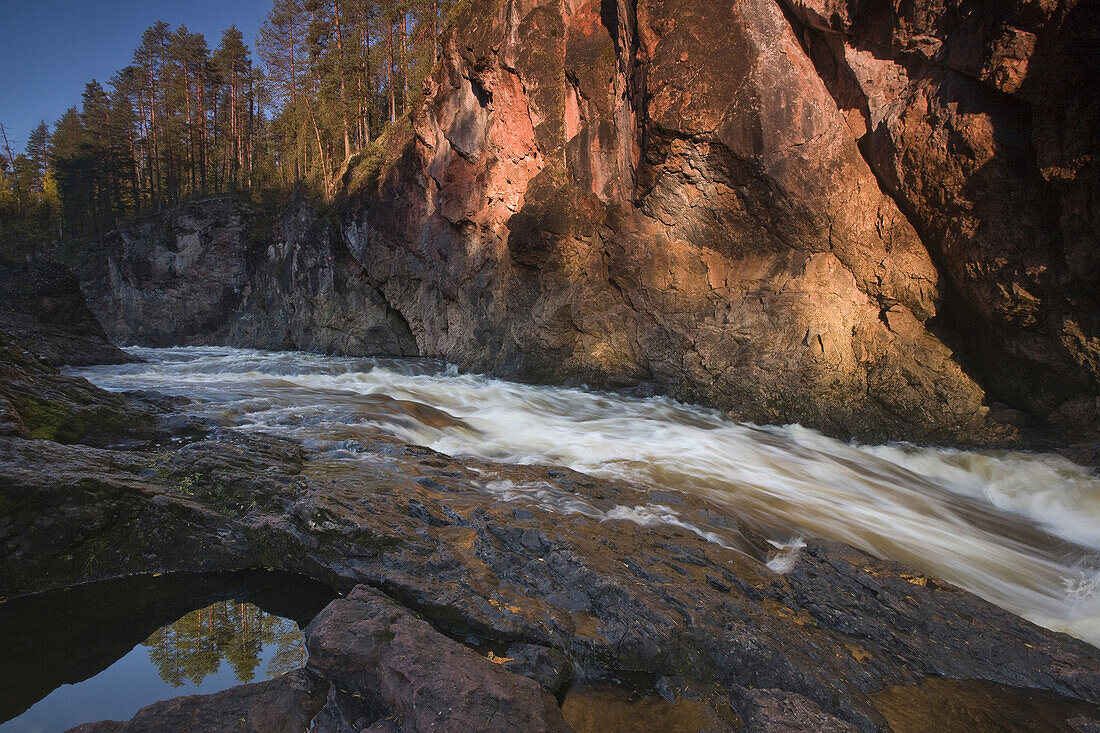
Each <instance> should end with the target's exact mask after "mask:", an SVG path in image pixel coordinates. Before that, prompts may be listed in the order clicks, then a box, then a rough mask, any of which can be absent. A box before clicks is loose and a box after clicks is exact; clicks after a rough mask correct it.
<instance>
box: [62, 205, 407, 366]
mask: <svg viewBox="0 0 1100 733" xmlns="http://www.w3.org/2000/svg"><path fill="white" fill-rule="evenodd" d="M267 216H268V215H266V214H262V213H260V212H258V211H257V210H256V209H255V208H254V207H252V206H251V205H249V204H246V203H244V202H240V201H235V200H234V199H232V198H230V197H218V198H212V199H205V200H200V201H193V202H189V203H186V204H182V205H180V206H178V207H175V208H173V209H170V210H169V211H167V212H165V213H161V214H153V215H149V216H146V217H142V218H139V219H137V220H134V221H132V222H130V223H128V224H125V225H123V226H121V227H120V228H119V229H118V230H116V231H115V232H112V233H111V234H109V235H108V236H107V237H106V238H105V239H104V241H103V242H102V243H100V244H98V245H96V246H94V247H92V249H94V250H95V252H94V256H91V257H85V258H83V259H82V260H81V261H80V263H79V264H77V267H78V268H79V270H80V272H81V275H82V280H83V283H84V289H85V291H86V293H87V295H88V303H89V305H90V306H91V308H92V309H93V310H94V311H95V313H96V314H97V315H98V316H99V319H100V321H101V322H102V323H103V326H104V328H105V329H106V331H107V333H108V334H109V335H110V336H111V338H113V339H114V340H115V341H116V342H118V343H122V344H141V345H147V346H175V345H212V344H216V345H238V346H249V347H254V348H267V349H302V350H308V351H318V352H324V353H333V352H337V353H343V354H355V355H363V354H386V355H394V356H398V355H411V354H415V353H416V351H415V349H416V345H415V343H414V342H413V340H412V337H411V335H410V334H409V332H408V327H407V326H406V325H405V323H404V322H403V321H402V319H401V317H400V315H398V313H397V312H396V311H394V310H393V309H392V308H390V307H389V306H388V304H386V302H385V301H384V300H382V299H381V298H380V297H379V296H378V295H377V293H376V291H375V289H374V287H373V286H372V285H371V283H369V282H367V281H366V280H365V278H364V276H363V272H362V267H361V265H359V263H357V262H356V261H354V260H353V259H352V258H351V257H350V256H349V255H348V253H347V251H346V250H345V249H344V248H342V247H341V246H340V245H339V243H338V242H336V243H334V242H333V241H332V238H331V230H330V226H329V224H328V222H327V220H325V219H324V218H323V217H321V216H319V214H318V213H317V212H316V210H315V209H314V208H312V207H311V206H310V205H309V203H308V202H306V201H305V200H304V199H302V198H299V197H294V198H293V199H292V200H291V201H290V203H289V204H287V205H286V207H285V209H284V210H283V212H282V213H281V214H280V215H277V216H273V217H272V218H273V220H272V221H267V220H266V218H267Z"/></svg>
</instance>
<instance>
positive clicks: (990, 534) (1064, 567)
mask: <svg viewBox="0 0 1100 733" xmlns="http://www.w3.org/2000/svg"><path fill="white" fill-rule="evenodd" d="M130 351H131V352H132V353H134V354H135V355H137V356H140V357H141V358H143V359H145V360H147V363H144V364H127V365H121V366H99V367H91V368H85V369H77V370H72V373H74V374H77V375H80V376H84V377H87V378H88V379H89V380H91V381H92V382H94V383H95V384H97V385H99V386H101V387H104V388H106V389H112V390H130V389H153V390H158V391H160V392H164V393H167V394H176V395H185V396H187V397H190V398H192V399H193V400H197V402H196V404H194V405H192V406H191V407H190V408H188V409H191V410H193V411H194V412H196V413H198V414H202V415H204V416H207V417H212V418H215V419H218V420H220V421H221V422H223V423H225V424H229V425H232V426H234V427H237V428H239V429H242V430H263V431H267V432H272V433H276V434H281V435H287V436H293V437H295V438H298V439H302V440H305V441H307V442H309V443H310V444H311V445H315V446H318V447H321V448H324V449H327V450H329V451H331V452H332V454H333V455H334V456H336V457H338V458H339V459H341V460H352V461H353V460H357V455H356V449H355V448H356V444H355V440H354V437H355V435H356V429H359V430H360V431H362V430H364V429H366V428H373V427H381V428H383V429H385V430H387V431H389V432H391V433H393V434H395V435H397V436H398V437H400V438H402V439H404V440H406V441H409V442H412V443H417V444H420V445H426V446H429V447H431V448H433V449H435V450H437V451H440V452H442V453H446V454H449V455H452V456H476V457H479V458H486V459H492V460H496V461H501V462H506V463H549V464H557V465H562V466H568V467H570V468H573V469H576V470H578V471H583V472H585V473H589V474H592V475H596V476H601V477H607V478H621V479H627V480H630V481H632V482H634V483H636V484H642V485H644V486H648V487H652V488H654V489H658V490H662V491H664V490H668V489H673V490H677V491H682V492H690V493H693V494H697V495H700V496H702V497H704V498H705V499H707V500H708V501H709V502H711V503H713V504H719V505H723V506H726V507H729V508H730V509H732V510H733V512H734V513H735V514H737V515H739V516H742V517H746V518H748V519H750V520H752V521H753V522H755V523H757V524H759V525H761V526H765V527H768V528H770V529H771V530H773V531H777V532H781V533H783V534H784V536H788V537H790V538H791V539H792V540H796V539H797V538H798V537H799V536H800V535H806V536H810V535H814V536H822V537H829V538H832V539H837V540H842V541H844V542H847V543H849V544H852V545H854V546H856V547H859V548H861V549H864V550H866V551H868V552H871V553H873V554H875V555H877V556H879V557H884V558H890V559H896V560H902V561H904V562H907V563H910V564H911V565H913V566H915V567H917V568H918V569H920V570H921V571H923V572H925V573H928V574H931V575H934V576H937V577H940V578H943V579H945V580H948V581H950V582H953V583H956V584H958V585H960V586H963V587H964V588H967V589H969V590H971V591H973V592H975V593H977V594H978V595H980V596H983V597H984V598H986V599H988V600H990V601H992V602H993V603H996V604H998V605H1000V606H1002V607H1004V608H1007V609H1009V610H1011V611H1013V612H1015V613H1018V614H1020V615H1021V616H1024V617H1025V618H1028V619H1030V620H1032V621H1034V622H1036V623H1038V624H1041V625H1043V626H1047V627H1049V628H1052V629H1056V630H1060V631H1066V632H1068V633H1071V634H1074V635H1075V636H1078V637H1080V638H1082V639H1085V640H1087V641H1089V642H1090V643H1092V644H1094V645H1098V646H1100V477H1097V476H1096V475H1095V474H1094V473H1092V472H1090V471H1088V470H1087V469H1083V468H1080V467H1078V466H1075V465H1074V464H1072V463H1070V462H1069V461H1067V460H1065V459H1063V458H1061V457H1059V456H1055V455H1043V454H1032V453H1011V452H990V451H983V452H976V451H963V450H952V449H933V448H917V447H913V446H910V445H904V444H893V445H881V446H863V445H854V444H848V443H843V442H840V441H837V440H833V439H831V438H826V437H824V436H823V435H821V434H819V433H817V432H815V431H812V430H808V429H805V428H802V427H800V426H798V425H789V426H785V427H758V426H753V425H748V424H744V423H735V422H731V421H729V420H727V419H725V418H723V416H722V415H721V414H720V413H719V412H716V411H713V410H708V409H704V408H700V407H695V406H690V405H683V404H680V403H676V402H673V401H672V400H668V399H665V398H651V399H637V398H630V397H622V396H618V395H611V394H605V393H594V392H588V391H584V390H581V389H567V388H555V387H533V386H526V385H520V384H514V383H511V382H505V381H501V380H497V379H489V378H486V377H482V376H477V375H466V374H458V373H457V371H455V370H454V369H447V368H444V367H443V366H442V365H440V364H438V363H434V362H429V361H424V360H395V359H357V358H341V357H326V356H319V355H315V354H303V353H289V352H262V351H250V350H240V349H228V348H207V347H193V348H190V347H189V348H174V349H143V348H134V349H130ZM387 398H393V399H395V400H407V401H411V402H415V403H421V404H422V405H428V406H430V407H432V408H436V409H437V410H442V411H444V412H446V413H447V414H448V415H450V416H453V417H455V418H458V419H459V420H460V421H461V423H460V424H457V425H455V424H449V421H447V420H446V419H442V420H441V419H439V417H440V416H439V415H438V413H436V412H434V411H433V410H421V409H420V408H419V407H418V406H412V409H408V408H409V406H408V405H407V404H405V403H401V405H400V406H401V407H402V409H396V410H395V409H393V406H394V404H395V403H393V402H392V401H391V400H388V399H387ZM462 423H464V425H463V424H462ZM495 488H496V489H497V490H498V494H499V496H500V498H501V500H507V499H508V497H509V496H515V495H517V492H518V491H521V488H522V487H520V488H518V489H517V487H507V488H508V489H510V491H506V492H500V491H499V489H500V487H495ZM561 506H562V508H563V509H562V510H564V511H568V510H569V505H568V504H567V503H562V504H561ZM627 514H630V515H631V516H624V517H620V518H632V519H635V521H642V522H648V523H651V522H656V521H669V522H672V523H676V522H677V519H676V516H675V514H674V513H670V511H668V510H667V509H666V508H665V507H663V506H662V505H661V502H659V501H657V500H655V501H654V503H653V506H651V507H640V508H637V509H636V510H634V511H632V512H628V513H627ZM791 544H792V546H797V544H798V543H797V541H794V542H792V543H791ZM773 566H774V565H773Z"/></svg>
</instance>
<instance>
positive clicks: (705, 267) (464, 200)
mask: <svg viewBox="0 0 1100 733" xmlns="http://www.w3.org/2000/svg"><path fill="white" fill-rule="evenodd" d="M444 49H445V50H444V53H443V58H442V62H441V67H440V70H439V71H438V73H436V74H435V75H434V76H433V77H432V79H431V82H430V85H429V89H428V90H427V91H428V99H427V102H426V103H425V104H424V106H423V107H421V108H420V109H419V110H418V111H417V112H416V113H415V114H414V115H413V116H412V129H411V130H409V131H408V132H407V133H406V134H405V135H404V136H403V137H402V136H400V135H397V136H395V138H394V139H393V140H392V141H391V153H390V158H391V159H393V160H395V161H396V162H395V163H394V164H393V165H392V166H390V167H388V168H384V169H383V170H382V171H381V172H380V173H379V174H378V175H377V176H376V183H375V184H374V185H369V184H368V185H363V186H360V187H358V188H356V187H355V186H354V185H353V186H352V189H353V191H352V193H351V194H350V195H349V199H348V200H347V201H346V202H345V204H344V206H343V208H342V209H341V212H342V216H341V221H342V224H343V227H344V234H345V238H346V240H347V242H348V246H349V248H350V249H351V251H352V253H353V254H354V255H355V256H356V258H357V259H358V260H359V261H361V262H363V263H364V265H365V267H366V269H367V272H368V273H369V275H370V278H371V280H372V281H374V282H377V283H378V284H379V288H380V290H381V291H382V293H383V294H384V295H385V296H386V298H387V300H389V301H390V302H391V303H395V304H400V305H399V306H397V307H398V308H399V309H400V310H401V312H402V314H403V315H404V316H405V320H406V321H408V323H409V324H410V327H411V329H412V331H413V333H414V335H415V336H416V338H417V343H418V346H419V348H420V350H421V352H423V353H426V354H431V355H435V356H441V357H444V358H446V359H449V360H451V361H454V362H457V363H459V364H461V365H462V366H464V367H467V368H470V369H476V370H479V371H485V372H490V373H494V374H500V375H507V376H519V377H521V378H525V379H532V380H538V381H547V382H573V383H576V382H585V383H588V384H590V385H596V386H601V387H615V388H617V387H624V386H630V385H638V384H642V385H644V388H647V389H655V390H658V391H663V392H668V393H670V394H672V395H673V396H675V397H678V398H681V399H686V400H691V401H703V402H708V403H711V404H716V405H720V406H722V407H725V408H727V409H730V410H732V411H733V412H734V413H735V414H736V415H738V416H739V417H741V418H744V419H749V420H754V421H760V422H780V421H794V420H797V421H800V422H803V423H805V424H808V425H812V426H814V427H818V428H821V429H823V430H825V431H827V432H830V433H833V434H842V435H857V436H859V437H861V438H864V439H872V440H881V439H885V438H889V437H908V438H912V439H917V440H924V441H989V440H991V439H995V438H994V435H993V433H992V431H990V430H989V429H988V425H987V424H986V422H985V415H984V412H985V411H984V408H983V407H982V398H983V393H982V390H981V389H980V388H979V387H978V385H977V384H975V383H974V382H973V381H972V380H971V379H970V377H969V376H968V375H967V374H966V373H964V371H963V370H962V369H961V368H960V367H959V365H958V364H957V362H956V361H955V360H954V359H953V356H952V353H951V351H950V350H949V349H948V348H947V347H946V346H945V345H944V344H943V343H942V342H941V341H940V340H939V339H937V338H936V337H935V336H934V335H932V334H931V333H930V331H929V329H928V328H927V327H926V325H927V322H928V320H929V319H930V318H932V317H933V316H934V315H935V313H936V308H937V302H938V300H939V279H938V275H937V271H936V268H935V267H934V265H933V262H932V260H931V258H930V257H929V255H928V252H927V251H926V249H925V248H924V246H923V245H922V243H921V241H920V239H919V237H918V235H917V233H916V232H915V231H914V229H913V228H912V226H911V225H910V224H909V222H908V221H907V220H906V218H905V216H904V215H903V214H902V213H901V212H900V211H899V210H898V208H897V206H896V205H895V203H894V202H893V201H892V200H891V199H890V198H889V197H888V196H886V195H885V194H884V193H883V192H882V191H881V190H880V188H879V185H878V183H877V181H876V179H875V177H874V175H873V173H872V171H871V169H870V168H869V167H868V165H867V163H866V162H865V161H864V159H863V158H862V156H861V154H860V152H859V150H858V148H857V146H856V144H855V141H854V140H853V138H852V136H851V133H850V131H849V129H848V127H847V125H846V123H845V117H844V115H843V114H842V113H841V111H840V110H839V109H838V108H837V105H836V103H835V102H834V101H833V99H832V97H831V96H830V94H829V91H828V89H827V88H826V86H825V84H824V83H823V82H822V81H821V79H820V78H819V76H818V74H817V72H816V71H815V69H814V67H813V65H812V63H811V62H810V60H809V58H808V57H807V55H806V54H805V53H804V52H803V50H802V48H801V46H800V44H799V40H798V38H797V36H796V35H795V33H794V31H793V29H792V27H791V24H790V23H789V21H788V20H787V18H786V17H784V15H783V12H782V10H781V8H780V6H779V5H777V4H776V3H775V2H772V1H771V0H742V1H740V2H736V3H732V4H730V3H726V4H722V3H714V2H710V1H709V0H692V1H689V2H677V3H668V2H645V1H643V2H637V3H634V2H626V1H625V0H624V1H623V2H619V3H617V4H615V3H599V2H595V1H592V2H555V1H537V2H511V3H507V4H503V5H501V4H495V3H491V2H480V3H477V2H475V3H474V5H473V6H471V8H470V11H469V13H468V14H464V15H463V17H462V19H460V20H458V21H456V23H455V25H454V27H453V28H452V30H451V31H450V32H449V34H448V35H447V36H446V40H445V44H444ZM354 173H355V172H354V171H353V172H352V175H353V177H354Z"/></svg>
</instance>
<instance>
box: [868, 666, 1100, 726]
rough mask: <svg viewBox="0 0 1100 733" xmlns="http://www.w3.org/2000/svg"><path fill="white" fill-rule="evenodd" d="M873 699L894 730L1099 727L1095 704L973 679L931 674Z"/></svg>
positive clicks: (1099, 713) (891, 689) (878, 693)
mask: <svg viewBox="0 0 1100 733" xmlns="http://www.w3.org/2000/svg"><path fill="white" fill-rule="evenodd" d="M872 700H873V701H874V703H875V706H876V707H878V709H879V710H881V711H882V714H883V715H884V716H885V717H886V719H887V721H888V722H889V724H890V728H891V730H893V731H894V733H917V732H918V731H926V730H940V731H944V732H945V733H964V732H965V731H975V730H1003V731H1021V732H1022V731H1040V730H1065V731H1074V732H1075V733H1089V732H1090V731H1093V730H1097V729H1100V709H1098V708H1097V707H1096V706H1094V705H1087V704H1082V703H1080V702H1078V701H1076V700H1067V699H1066V698H1064V697H1058V696H1056V695H1050V694H1049V693H1042V692H1037V691H1035V690H1022V689H1018V688H1013V687H1007V686H1003V685H995V684H991V683H989V682H979V681H974V680H947V679H934V678H930V679H926V680H922V681H921V682H919V683H917V684H913V685H900V686H897V687H888V688H886V689H885V690H882V691H881V692H877V693H875V694H874V695H872Z"/></svg>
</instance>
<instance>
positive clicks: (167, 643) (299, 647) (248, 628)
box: [143, 601, 306, 687]
mask: <svg viewBox="0 0 1100 733" xmlns="http://www.w3.org/2000/svg"><path fill="white" fill-rule="evenodd" d="M143 644H144V646H145V647H146V648H148V650H149V659H150V661H152V662H153V664H155V665H156V667H157V670H158V672H159V673H160V678H161V679H162V680H164V681H165V682H167V683H168V684H170V685H172V686H173V687H179V686H180V685H182V684H183V683H184V682H185V681H190V682H192V683H194V684H196V685H197V684H199V683H200V682H202V680H203V679H204V678H205V677H206V676H207V675H209V674H213V673H215V672H217V671H218V667H219V666H220V665H221V661H222V660H223V659H224V660H226V661H227V662H229V666H230V667H232V668H233V673H234V674H235V675H236V677H237V680H238V681H240V682H251V681H252V680H253V679H254V678H255V677H256V668H257V667H258V666H259V665H260V654H261V652H262V651H263V648H264V646H266V645H274V646H275V652H274V654H273V655H272V657H271V661H270V662H268V665H267V676H268V678H271V677H276V676H278V675H280V674H283V673H284V672H289V671H290V670H292V669H298V668H299V667H302V666H303V665H304V664H305V660H306V651H305V641H304V639H303V637H302V632H301V631H300V630H299V629H298V625H297V624H296V623H294V622H293V621H290V620H289V619H285V618H280V617H278V616H272V615H271V614H268V613H264V612H263V611H261V610H260V609H259V608H257V607H256V606H254V605H252V604H251V603H239V602H237V601H218V602H217V603H215V604H213V605H210V606H207V607H206V608H200V609H199V610H197V611H192V612H191V613H189V614H187V615H186V616H184V617H183V618H181V619H179V620H178V621H176V622H174V623H171V624H168V625H167V626H163V627H161V628H160V629H158V630H157V631H155V632H153V634H152V635H151V636H150V637H149V638H148V639H146V640H145V641H144V642H143Z"/></svg>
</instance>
